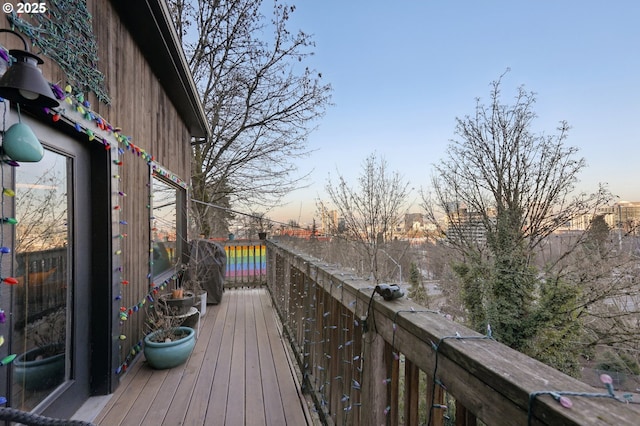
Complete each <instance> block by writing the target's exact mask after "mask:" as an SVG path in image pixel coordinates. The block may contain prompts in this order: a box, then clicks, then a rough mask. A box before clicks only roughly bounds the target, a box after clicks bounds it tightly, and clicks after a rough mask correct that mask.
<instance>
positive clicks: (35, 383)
mask: <svg viewBox="0 0 640 426" xmlns="http://www.w3.org/2000/svg"><path fill="white" fill-rule="evenodd" d="M54 346H56V347H60V348H61V349H62V348H63V347H62V346H61V345H54ZM43 352H44V349H43V348H36V349H32V350H30V351H28V352H25V353H23V354H22V355H20V356H18V357H17V358H16V359H15V360H14V361H13V375H14V378H15V380H16V382H17V383H18V384H20V385H21V386H22V387H24V389H26V390H28V391H39V390H44V389H49V388H52V387H53V386H56V385H59V384H60V383H62V380H63V379H64V365H65V364H64V359H65V358H64V353H61V354H58V355H54V356H50V357H48V358H41V356H42V353H43Z"/></svg>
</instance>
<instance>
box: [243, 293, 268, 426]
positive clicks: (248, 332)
mask: <svg viewBox="0 0 640 426" xmlns="http://www.w3.org/2000/svg"><path fill="white" fill-rule="evenodd" d="M246 291H251V292H253V290H246ZM249 296H250V297H249V300H247V302H246V306H247V310H246V312H245V339H246V340H245V342H246V351H245V353H246V360H245V378H246V380H245V385H246V392H245V395H246V401H245V404H246V410H245V411H246V416H245V425H246V426H264V425H266V418H265V413H264V410H263V409H262V407H264V397H263V391H262V382H261V378H260V371H261V367H260V365H261V364H260V351H259V347H258V331H257V330H258V323H259V322H260V323H264V315H263V313H262V305H261V304H260V303H259V301H258V302H256V297H254V296H253V295H249Z"/></svg>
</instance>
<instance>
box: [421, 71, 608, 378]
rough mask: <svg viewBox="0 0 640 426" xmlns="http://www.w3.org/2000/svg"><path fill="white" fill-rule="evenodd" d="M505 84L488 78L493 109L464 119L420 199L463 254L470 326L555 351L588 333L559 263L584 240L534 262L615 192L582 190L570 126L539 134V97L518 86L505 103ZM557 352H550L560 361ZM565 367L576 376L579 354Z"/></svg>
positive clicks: (479, 109)
mask: <svg viewBox="0 0 640 426" xmlns="http://www.w3.org/2000/svg"><path fill="white" fill-rule="evenodd" d="M501 81H502V77H501V78H500V79H498V80H497V81H494V82H493V83H492V84H491V91H490V102H489V104H488V105H485V104H483V103H481V102H480V100H477V101H476V108H475V114H474V115H471V116H465V117H464V118H458V119H457V125H456V130H455V134H456V136H457V139H455V140H453V141H452V142H451V144H450V146H449V149H448V153H447V158H446V159H445V160H443V161H442V162H440V163H439V164H436V165H435V173H434V177H433V179H432V189H431V191H430V192H428V193H424V194H423V201H424V203H423V205H424V207H425V209H426V212H427V216H428V217H429V218H430V219H431V221H432V222H433V223H435V224H437V225H438V226H439V227H440V231H441V233H442V235H443V236H444V241H446V243H447V244H448V245H449V246H451V247H453V248H455V249H456V250H457V252H458V253H459V254H460V257H459V262H458V263H456V264H454V266H453V269H454V271H455V272H456V275H457V276H458V278H459V280H460V282H461V283H462V295H463V296H462V298H463V300H464V303H465V308H466V310H467V314H468V319H469V320H470V322H471V325H472V326H474V327H475V328H476V329H484V328H485V327H487V324H491V326H492V328H493V330H494V335H495V336H496V337H497V338H498V339H499V340H501V341H502V342H504V343H505V344H508V345H509V346H511V347H513V348H515V349H518V350H522V351H525V352H527V350H528V349H531V346H530V342H532V341H534V340H535V339H541V336H544V339H543V340H544V341H545V344H546V345H547V347H550V346H553V345H554V344H559V343H560V342H562V341H563V339H564V341H565V342H566V341H571V340H572V339H574V340H575V339H578V334H579V333H581V332H582V331H583V327H581V326H580V323H578V321H581V317H578V316H576V315H575V314H576V309H578V307H579V306H580V305H581V296H582V292H581V290H580V289H577V287H576V283H575V282H572V281H571V280H569V276H568V275H567V274H561V273H560V269H558V268H556V269H554V266H557V265H560V262H561V260H562V259H565V258H566V257H567V256H569V254H570V253H572V252H573V251H574V250H575V249H576V247H578V246H579V245H580V244H581V243H582V242H583V238H577V239H576V240H575V244H572V245H571V247H568V248H567V250H566V251H565V252H564V253H562V254H560V255H559V256H558V257H557V258H556V259H555V260H554V262H553V263H550V264H547V265H545V266H544V269H543V270H536V268H535V262H534V261H535V258H536V253H537V251H538V250H539V248H540V247H541V245H542V244H543V242H544V241H546V240H547V239H548V238H549V237H550V236H551V235H552V234H553V233H554V232H555V231H557V230H559V229H560V228H561V227H564V226H566V225H567V224H569V223H570V222H571V221H572V220H574V219H577V218H579V217H583V216H587V215H592V214H594V213H595V212H596V211H597V210H598V209H599V208H600V207H602V206H604V205H605V204H606V203H607V202H609V201H610V199H611V196H610V194H609V192H608V191H607V190H606V189H605V188H603V187H601V188H599V190H598V191H596V192H595V193H594V194H585V193H578V194H577V195H576V194H575V189H576V188H575V185H576V183H577V182H578V175H579V173H580V171H581V170H582V169H583V168H584V167H585V161H584V159H582V158H577V157H576V154H577V151H578V150H577V148H575V147H571V146H567V145H565V141H566V138H567V132H568V129H569V127H568V125H567V123H566V122H561V123H560V126H559V128H558V132H557V133H556V134H553V135H545V134H536V133H534V132H533V131H532V123H533V121H534V119H535V118H536V114H535V112H534V111H533V105H534V104H535V101H536V98H535V95H534V93H532V92H528V91H525V90H524V88H523V87H520V88H518V89H517V92H516V96H515V100H514V103H513V104H512V105H505V104H503V103H502V100H501ZM554 263H555V265H554ZM550 271H555V272H556V273H555V274H553V275H549V272H550ZM545 274H546V275H545ZM541 275H545V277H544V278H541ZM563 321H564V322H566V323H570V324H572V327H571V328H565V329H564V331H565V334H562V333H556V334H553V333H550V332H549V330H550V329H552V328H553V327H555V326H557V324H558V322H563ZM576 324H577V326H576ZM550 350H553V349H550ZM560 350H561V349H560V348H559V347H558V350H557V351H555V352H554V353H553V354H552V355H550V356H548V357H547V358H548V359H550V360H552V361H553V359H552V358H553V357H554V356H556V355H557V354H558V353H559V352H560ZM537 355H540V354H537ZM539 358H544V357H543V356H539ZM565 364H566V365H564V366H560V365H556V367H562V368H563V369H564V370H565V371H569V372H575V357H573V358H572V359H570V360H567V361H566V363H565ZM569 364H571V365H569Z"/></svg>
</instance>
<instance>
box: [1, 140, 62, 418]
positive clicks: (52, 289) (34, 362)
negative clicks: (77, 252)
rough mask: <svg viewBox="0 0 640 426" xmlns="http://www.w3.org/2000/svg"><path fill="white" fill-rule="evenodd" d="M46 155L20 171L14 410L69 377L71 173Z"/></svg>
mask: <svg viewBox="0 0 640 426" xmlns="http://www.w3.org/2000/svg"><path fill="white" fill-rule="evenodd" d="M70 166H71V160H70V159H69V158H67V157H65V156H63V155H61V154H58V153H55V152H52V151H46V153H45V156H44V158H43V159H42V161H40V162H39V163H22V164H21V166H20V167H18V168H17V169H16V215H15V216H16V219H17V220H18V224H17V225H16V245H15V253H16V273H15V275H16V278H17V279H18V284H17V285H16V286H14V287H13V292H14V293H13V300H14V303H13V336H12V344H13V352H15V353H17V354H19V356H18V358H16V360H15V361H14V363H13V391H12V394H13V395H12V396H13V401H12V405H13V406H14V407H17V408H20V409H23V410H31V409H33V408H34V407H35V406H36V405H37V404H38V403H40V402H41V401H42V400H43V399H44V398H45V397H46V396H47V395H48V394H49V393H50V392H51V391H52V390H53V389H55V388H56V386H57V385H59V384H61V383H62V382H63V381H64V380H65V378H66V377H67V373H66V370H67V369H66V365H67V362H66V361H69V354H70V353H71V352H70V347H69V341H70V339H69V338H68V336H69V334H70V333H68V328H69V327H68V325H69V317H68V315H69V314H68V310H67V307H68V306H69V302H68V301H69V297H70V295H71V293H70V291H71V288H72V287H71V284H72V283H71V280H72V274H71V272H70V271H71V265H70V259H71V256H70V250H71V247H70V241H71V240H70V238H69V221H70V220H72V218H71V217H69V206H70V205H71V200H70V195H69V190H68V188H69V178H68V176H69V172H68V171H69V170H70Z"/></svg>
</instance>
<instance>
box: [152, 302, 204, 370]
mask: <svg viewBox="0 0 640 426" xmlns="http://www.w3.org/2000/svg"><path fill="white" fill-rule="evenodd" d="M181 323H182V320H181V319H180V318H179V317H176V316H173V315H168V314H167V313H166V311H164V310H163V309H162V308H158V307H155V309H154V310H153V311H152V312H151V313H150V314H149V317H148V328H149V333H148V334H147V335H146V336H145V338H144V349H143V352H144V356H145V358H146V359H147V362H148V363H149V365H150V366H151V367H152V368H155V369H157V370H163V369H167V368H173V367H176V366H178V365H180V364H183V363H185V362H186V361H187V359H188V358H189V356H190V355H191V352H192V351H193V348H194V347H195V345H196V338H195V337H196V334H195V330H194V329H193V328H191V327H185V326H183V325H181Z"/></svg>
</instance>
